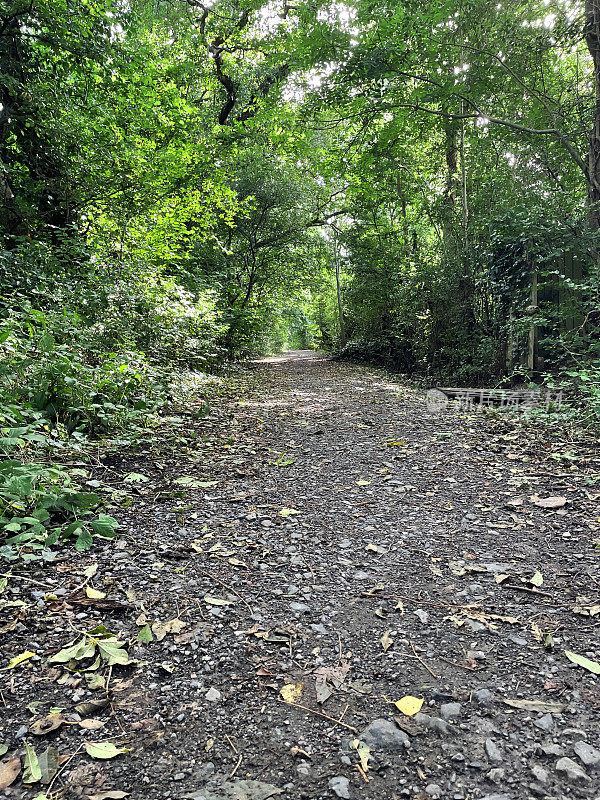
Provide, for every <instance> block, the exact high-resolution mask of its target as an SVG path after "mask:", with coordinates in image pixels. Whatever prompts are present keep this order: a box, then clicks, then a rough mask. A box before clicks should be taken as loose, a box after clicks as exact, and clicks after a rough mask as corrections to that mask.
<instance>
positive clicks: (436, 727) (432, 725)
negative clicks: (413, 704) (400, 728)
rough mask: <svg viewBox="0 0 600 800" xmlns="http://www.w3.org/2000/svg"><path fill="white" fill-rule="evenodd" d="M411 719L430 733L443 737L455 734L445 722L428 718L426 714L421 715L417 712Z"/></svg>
mask: <svg viewBox="0 0 600 800" xmlns="http://www.w3.org/2000/svg"><path fill="white" fill-rule="evenodd" d="M413 719H414V720H415V721H416V722H418V723H419V724H421V725H423V726H424V727H425V728H428V729H429V730H430V731H435V733H439V734H442V735H443V736H451V735H452V734H454V733H456V731H455V729H454V728H453V727H452V725H449V724H448V723H447V722H446V721H445V720H443V719H440V717H430V716H429V715H428V714H423V713H422V712H420V711H419V713H418V714H415V716H414V717H413Z"/></svg>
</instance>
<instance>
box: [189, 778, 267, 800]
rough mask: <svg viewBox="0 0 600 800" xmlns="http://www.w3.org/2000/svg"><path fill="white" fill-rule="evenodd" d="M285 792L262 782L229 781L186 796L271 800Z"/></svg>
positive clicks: (210, 799)
mask: <svg viewBox="0 0 600 800" xmlns="http://www.w3.org/2000/svg"><path fill="white" fill-rule="evenodd" d="M278 794H283V790H282V789H279V788H278V787H277V786H273V785H272V784H271V783H263V782H262V781H227V782H226V783H223V784H221V786H218V787H212V788H210V789H209V788H206V789H200V791H199V792H194V793H193V794H186V795H184V796H185V797H186V798H189V800H269V798H271V797H275V795H278Z"/></svg>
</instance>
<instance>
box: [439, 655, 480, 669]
mask: <svg viewBox="0 0 600 800" xmlns="http://www.w3.org/2000/svg"><path fill="white" fill-rule="evenodd" d="M438 658H439V659H440V661H445V662H446V664H452V666H453V667H460V668H461V669H468V670H470V671H471V672H479V671H480V670H482V669H485V667H468V666H467V665H466V664H458V663H457V662H456V661H450V659H449V658H444V656H438Z"/></svg>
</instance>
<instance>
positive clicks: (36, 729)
mask: <svg viewBox="0 0 600 800" xmlns="http://www.w3.org/2000/svg"><path fill="white" fill-rule="evenodd" d="M64 722H66V720H65V718H64V717H63V715H62V714H48V716H47V717H44V719H37V720H36V721H35V722H34V723H32V725H31V726H30V728H29V732H30V733H33V735H34V736H44V735H45V734H46V733H52V731H55V730H56V729H57V728H60V726H61V725H62V724H63V723H64Z"/></svg>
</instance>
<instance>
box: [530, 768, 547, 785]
mask: <svg viewBox="0 0 600 800" xmlns="http://www.w3.org/2000/svg"><path fill="white" fill-rule="evenodd" d="M531 774H532V775H533V777H534V778H535V779H536V781H539V782H540V783H548V777H549V776H548V770H547V769H544V768H543V767H540V765H539V764H534V765H533V767H532V768H531Z"/></svg>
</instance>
